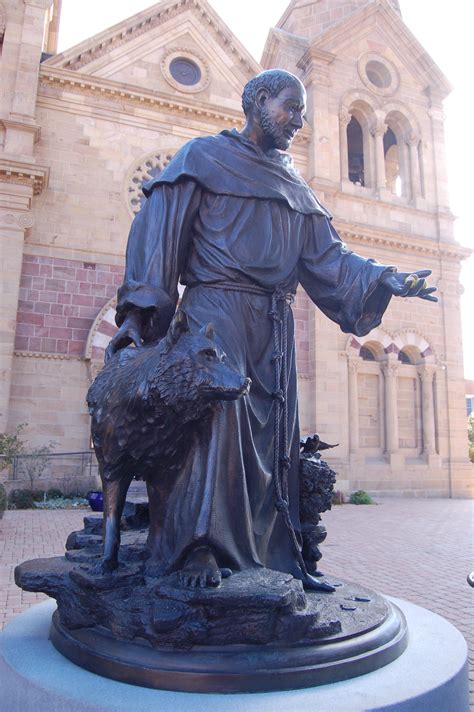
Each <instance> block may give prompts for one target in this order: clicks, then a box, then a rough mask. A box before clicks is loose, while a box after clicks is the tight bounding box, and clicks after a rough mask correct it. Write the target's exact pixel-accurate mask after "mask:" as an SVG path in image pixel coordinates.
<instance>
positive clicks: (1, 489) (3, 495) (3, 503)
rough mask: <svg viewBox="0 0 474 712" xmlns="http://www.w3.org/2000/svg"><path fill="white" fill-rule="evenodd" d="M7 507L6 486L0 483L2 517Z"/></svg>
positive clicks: (0, 512)
mask: <svg viewBox="0 0 474 712" xmlns="http://www.w3.org/2000/svg"><path fill="white" fill-rule="evenodd" d="M6 508H7V491H6V489H5V487H4V486H3V485H2V484H0V519H1V518H2V517H3V513H4V511H5V510H6Z"/></svg>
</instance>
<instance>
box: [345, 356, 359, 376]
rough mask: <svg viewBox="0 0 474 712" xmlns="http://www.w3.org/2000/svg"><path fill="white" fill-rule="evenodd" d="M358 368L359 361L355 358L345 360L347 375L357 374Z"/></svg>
mask: <svg viewBox="0 0 474 712" xmlns="http://www.w3.org/2000/svg"><path fill="white" fill-rule="evenodd" d="M359 367H360V361H359V360H358V359H355V358H351V357H350V356H349V357H348V358H347V368H348V369H349V373H357V371H358V370H359Z"/></svg>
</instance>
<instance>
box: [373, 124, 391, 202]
mask: <svg viewBox="0 0 474 712" xmlns="http://www.w3.org/2000/svg"><path fill="white" fill-rule="evenodd" d="M386 130H387V124H386V123H385V121H384V120H383V118H382V117H379V118H377V120H376V121H375V122H374V124H373V125H372V127H371V129H370V133H371V134H372V136H373V137H374V142H375V187H376V189H377V191H378V192H379V193H380V191H382V192H383V191H385V190H386V189H387V180H386V177H385V151H384V147H383V137H384V134H385V132H386Z"/></svg>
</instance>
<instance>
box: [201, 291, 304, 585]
mask: <svg viewBox="0 0 474 712" xmlns="http://www.w3.org/2000/svg"><path fill="white" fill-rule="evenodd" d="M192 286H194V285H192ZM195 286H206V287H211V288H216V289H225V290H228V291H234V292H248V293H250V294H258V295H263V296H267V297H270V298H271V308H270V311H269V312H268V316H269V317H270V319H271V320H272V323H273V354H272V357H271V362H272V364H273V368H274V374H275V389H274V391H273V393H272V397H273V399H274V402H275V417H274V423H273V442H274V444H273V486H274V489H275V508H276V509H277V511H278V512H280V514H281V515H282V517H283V519H284V522H285V526H286V529H287V531H288V534H289V537H290V542H291V546H292V548H293V551H294V554H295V556H296V559H297V562H298V566H299V567H300V569H301V572H302V574H303V576H304V577H306V576H308V572H307V569H306V565H305V562H304V559H303V556H302V553H301V549H300V545H299V542H298V538H297V536H296V532H295V528H294V526H293V522H292V521H291V516H290V505H289V496H288V472H289V470H290V467H291V459H290V452H289V443H288V315H289V313H290V307H291V304H292V303H293V302H294V299H295V297H294V294H292V293H290V292H286V291H284V290H282V289H281V288H279V287H277V288H276V289H273V290H271V289H265V288H264V287H260V286H259V285H252V284H248V285H247V284H238V283H235V282H216V283H215V284H200V285H195Z"/></svg>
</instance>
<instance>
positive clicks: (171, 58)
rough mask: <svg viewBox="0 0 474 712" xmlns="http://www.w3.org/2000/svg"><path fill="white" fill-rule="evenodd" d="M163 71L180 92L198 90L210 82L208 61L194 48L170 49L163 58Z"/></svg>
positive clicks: (169, 81) (165, 76)
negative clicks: (189, 49) (191, 50)
mask: <svg viewBox="0 0 474 712" xmlns="http://www.w3.org/2000/svg"><path fill="white" fill-rule="evenodd" d="M161 71H162V72H163V76H164V78H165V79H166V81H167V82H168V84H170V85H171V86H172V87H173V89H176V90H177V91H179V92H185V93H194V92H198V91H201V90H202V89H204V88H205V87H206V86H207V85H208V83H209V67H208V65H207V62H206V60H205V59H204V57H202V56H201V55H200V54H198V53H197V52H194V50H193V52H189V51H188V50H187V49H176V48H175V49H172V50H169V51H168V52H166V53H165V54H164V56H163V59H162V60H161Z"/></svg>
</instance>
